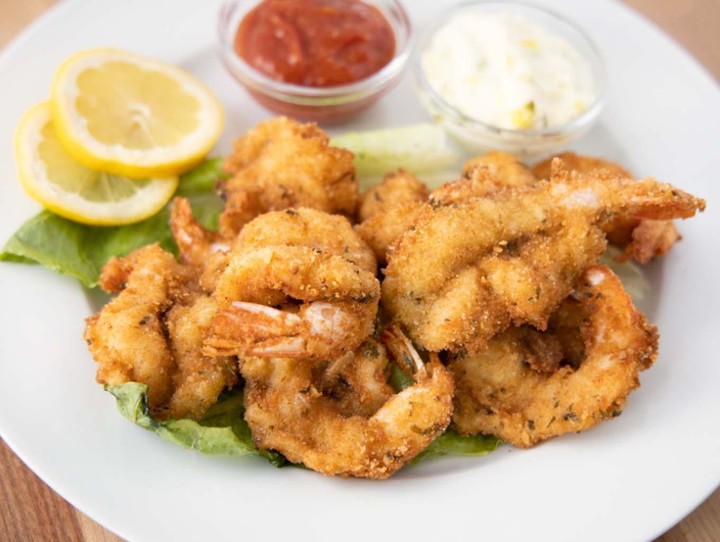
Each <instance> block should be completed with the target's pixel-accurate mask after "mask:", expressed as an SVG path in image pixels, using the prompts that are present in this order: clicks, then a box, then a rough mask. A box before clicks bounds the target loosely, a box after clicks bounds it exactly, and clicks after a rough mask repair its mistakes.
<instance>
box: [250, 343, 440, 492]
mask: <svg viewBox="0 0 720 542" xmlns="http://www.w3.org/2000/svg"><path fill="white" fill-rule="evenodd" d="M407 355H408V356H411V357H413V358H417V359H419V356H417V353H413V354H407ZM351 357H352V359H350V360H349V361H347V360H343V363H344V368H343V370H342V372H341V373H340V374H339V375H336V374H331V375H330V377H329V378H328V377H327V376H326V374H327V372H328V367H332V365H333V363H334V362H330V365H329V366H328V363H327V362H325V363H323V362H316V363H298V362H297V361H294V360H289V359H282V358H270V359H267V358H265V359H261V358H246V359H244V360H243V362H242V365H241V371H242V375H243V377H244V378H245V380H246V388H245V419H246V421H247V422H248V425H249V426H250V428H251V430H252V434H253V440H254V442H255V444H256V445H257V446H258V447H260V448H265V449H273V450H277V451H279V452H281V453H282V454H283V455H284V456H285V457H287V458H288V459H289V460H290V461H292V462H294V463H303V464H304V465H305V466H307V467H309V468H311V469H313V470H315V471H318V472H321V473H323V474H327V475H341V476H355V477H363V478H374V479H382V478H387V477H389V476H391V475H392V474H393V473H395V472H396V471H397V470H398V469H400V468H401V467H402V466H403V465H404V464H406V463H407V462H408V461H410V460H411V459H412V458H413V457H415V456H416V455H417V454H418V453H420V452H421V451H422V450H424V449H425V448H426V447H427V446H428V444H430V442H432V441H433V440H434V439H435V438H436V437H437V436H438V435H440V434H441V433H442V432H443V431H444V430H445V428H446V427H447V425H448V424H449V422H450V417H451V415H452V394H453V381H452V378H451V376H450V374H449V372H448V371H447V369H445V367H444V366H443V365H442V364H441V363H440V362H439V361H438V360H437V359H436V358H434V359H433V360H432V361H430V363H427V364H424V363H422V361H420V364H419V365H417V367H416V371H415V373H414V375H413V378H414V381H415V384H414V385H412V386H410V387H408V388H406V389H405V390H403V391H402V392H400V393H397V394H394V393H393V392H392V390H391V388H390V387H389V386H388V384H387V376H388V375H387V371H386V367H387V354H386V352H385V349H384V348H383V346H382V344H379V343H377V342H375V341H372V340H370V341H368V342H366V343H365V344H363V345H362V346H361V347H360V348H359V349H358V350H356V351H355V352H354V353H352V354H351ZM358 397H364V399H362V400H358V399H357V398H358ZM348 399H350V400H348Z"/></svg>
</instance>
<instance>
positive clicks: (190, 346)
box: [165, 295, 237, 419]
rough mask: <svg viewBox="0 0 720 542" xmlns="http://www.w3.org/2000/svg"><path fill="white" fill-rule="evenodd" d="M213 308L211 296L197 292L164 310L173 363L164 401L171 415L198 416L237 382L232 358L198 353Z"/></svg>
mask: <svg viewBox="0 0 720 542" xmlns="http://www.w3.org/2000/svg"><path fill="white" fill-rule="evenodd" d="M216 310H217V305H216V304H215V301H214V300H213V299H212V298H210V297H208V296H204V295H198V296H197V297H195V299H194V300H193V301H192V302H191V303H188V304H182V305H175V306H173V308H172V309H170V311H169V312H168V314H167V317H166V322H165V324H166V326H167V334H168V343H169V345H170V348H171V352H172V354H173V357H174V359H175V365H176V368H175V370H174V374H173V388H174V391H173V394H172V397H171V398H170V402H169V405H168V407H169V413H170V417H172V418H193V419H199V418H201V417H202V415H203V414H205V412H206V411H207V409H208V408H210V407H211V406H212V405H213V404H215V402H216V401H217V398H218V396H219V395H220V393H221V392H222V391H223V390H224V389H226V388H231V387H232V386H234V385H235V384H236V382H237V374H236V363H235V361H234V360H232V359H231V358H228V357H221V356H218V357H208V356H205V355H204V354H203V353H202V349H203V343H204V341H205V338H206V337H207V334H208V333H209V330H210V325H211V324H212V321H213V318H214V317H215V312H216Z"/></svg>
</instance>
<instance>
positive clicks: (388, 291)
mask: <svg viewBox="0 0 720 542" xmlns="http://www.w3.org/2000/svg"><path fill="white" fill-rule="evenodd" d="M555 166H556V169H555V171H554V172H553V178H552V180H551V181H544V182H539V183H537V184H535V185H533V186H532V187H529V188H526V189H515V190H512V189H509V190H504V191H500V192H497V193H495V194H493V195H492V196H489V197H484V198H483V197H477V198H472V199H467V200H466V201H462V202H458V203H452V204H451V205H437V204H428V205H426V206H425V207H424V209H423V212H422V214H421V216H420V217H419V218H418V219H417V220H416V222H415V224H414V229H413V230H412V231H409V232H407V233H405V234H404V235H403V236H402V238H401V239H400V241H399V244H398V246H397V247H396V248H395V250H393V251H392V252H391V253H390V255H389V258H388V266H387V268H386V269H385V280H384V281H383V285H382V289H383V306H384V307H385V308H386V309H388V310H389V312H390V314H391V315H392V317H393V318H394V319H396V320H397V321H398V322H400V323H401V324H402V325H403V326H404V327H405V329H406V330H407V331H408V333H409V334H410V336H411V338H412V339H413V340H414V341H415V342H416V343H418V344H419V345H420V346H422V347H423V348H425V349H427V350H430V351H440V350H445V349H448V350H452V351H459V350H461V349H466V350H469V351H478V350H482V349H483V348H485V347H486V346H487V342H488V340H489V339H490V338H491V337H493V336H494V335H495V334H497V333H499V332H501V331H502V330H504V329H505V328H507V327H508V326H509V325H511V324H514V325H522V324H526V323H529V324H531V325H533V326H535V327H537V328H539V329H544V327H545V325H546V324H547V319H548V318H549V316H550V314H551V313H552V312H553V311H554V310H555V308H556V307H557V306H558V304H559V303H560V302H561V301H562V300H563V299H564V298H565V297H566V296H567V295H568V294H569V293H570V291H571V289H572V285H573V284H574V283H575V281H576V279H577V278H578V276H579V275H580V274H581V273H582V272H583V270H585V269H586V268H587V267H588V266H589V265H591V264H592V263H594V262H595V260H596V259H597V258H598V256H600V255H601V254H602V253H603V252H604V250H605V239H604V235H603V233H602V231H601V229H600V226H601V225H602V224H603V223H604V222H605V221H606V220H608V219H612V218H613V217H614V216H616V215H628V216H637V217H642V218H655V219H660V220H666V219H669V218H675V217H677V218H680V217H683V218H684V217H690V216H692V215H694V213H695V211H696V210H702V209H704V206H705V202H704V201H703V200H700V199H698V198H695V197H693V196H691V195H689V194H686V193H684V192H682V191H680V190H678V189H676V188H674V187H672V186H670V185H667V184H663V183H659V182H657V181H655V180H653V179H644V180H641V181H632V180H628V179H621V178H618V177H613V176H607V177H604V176H602V175H585V176H583V175H579V174H577V173H574V172H573V173H572V174H571V173H568V172H567V171H566V170H563V169H562V163H561V161H560V160H557V162H556V163H555Z"/></svg>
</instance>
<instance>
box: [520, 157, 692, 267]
mask: <svg viewBox="0 0 720 542" xmlns="http://www.w3.org/2000/svg"><path fill="white" fill-rule="evenodd" d="M557 157H559V158H560V159H562V161H563V163H564V164H565V166H566V167H567V168H568V169H570V170H574V171H577V172H579V173H584V174H590V173H593V172H597V171H603V172H605V173H606V174H609V175H613V176H617V177H623V178H626V179H631V178H632V175H631V174H630V172H629V171H628V170H626V169H625V168H623V167H622V166H620V165H618V164H616V163H614V162H610V161H608V160H605V159H603V158H595V157H594V156H582V155H578V154H575V153H574V152H564V153H562V154H559V155H558V156H557ZM551 163H552V158H548V159H547V160H544V161H542V162H540V163H538V164H536V165H535V166H534V167H533V172H534V173H535V175H536V176H537V178H538V179H549V178H550V167H551ZM645 222H646V221H645V220H641V219H638V218H636V217H631V216H616V217H615V218H614V219H613V220H612V221H611V222H608V223H607V224H606V225H604V226H603V230H604V231H605V234H606V235H607V238H608V241H610V243H612V244H613V245H615V246H618V247H620V248H625V251H624V252H623V253H622V255H621V256H620V258H619V259H620V261H624V260H628V259H630V258H634V259H635V260H636V261H637V262H638V263H641V264H644V263H648V262H649V261H650V260H652V259H653V258H659V257H660V256H663V255H664V254H665V253H666V252H667V251H668V250H670V248H671V247H672V245H673V244H675V243H676V242H677V241H679V240H680V239H681V236H680V234H679V233H678V231H677V229H676V228H675V224H673V223H672V222H664V223H663V225H662V226H661V225H660V224H659V223H658V221H653V224H652V225H649V224H648V225H646V224H645ZM638 228H639V229H640V231H639V232H638V233H637V235H636V234H635V230H637V229H638Z"/></svg>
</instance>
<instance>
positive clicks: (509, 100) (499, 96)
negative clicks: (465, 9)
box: [421, 13, 595, 129]
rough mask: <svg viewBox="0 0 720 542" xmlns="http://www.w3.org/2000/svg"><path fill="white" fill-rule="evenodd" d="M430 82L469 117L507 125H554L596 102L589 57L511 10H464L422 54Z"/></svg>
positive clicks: (497, 124)
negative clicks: (473, 11) (481, 11)
mask: <svg viewBox="0 0 720 542" xmlns="http://www.w3.org/2000/svg"><path fill="white" fill-rule="evenodd" d="M421 62H422V66H423V70H424V71H425V74H426V76H427V78H428V81H429V83H430V85H431V86H432V87H433V88H434V89H435V91H436V92H437V93H438V94H440V95H441V96H442V97H443V98H444V99H445V100H447V101H448V102H449V103H450V104H452V105H453V106H454V107H455V108H457V109H458V110H460V111H462V112H463V113H464V114H466V115H468V116H469V117H472V118H473V119H475V120H479V121H481V122H485V123H487V124H491V125H493V126H497V127H501V128H510V129H542V128H550V127H554V126H560V125H562V124H565V123H567V122H568V121H570V120H572V119H573V118H575V117H577V116H578V115H580V114H581V113H582V112H583V111H585V110H586V109H587V108H588V107H589V106H590V105H591V104H592V102H593V100H594V99H595V84H594V80H593V74H592V71H591V68H590V65H589V64H588V62H587V61H586V60H585V59H584V58H583V57H582V56H581V55H580V54H579V53H578V52H577V51H576V50H575V49H574V48H573V47H572V46H571V45H570V44H569V43H568V42H567V41H565V40H564V39H562V38H560V37H558V36H556V35H554V34H552V33H550V32H549V31H547V30H546V29H544V28H542V27H541V26H538V25H536V24H534V23H531V22H529V21H527V20H525V19H524V18H522V17H519V16H517V15H513V14H510V13H464V14H461V15H457V16H456V17H454V18H453V19H451V20H449V21H448V22H447V23H446V24H445V25H444V26H442V27H441V28H439V29H438V30H437V31H436V32H435V34H434V35H433V36H432V38H431V40H430V43H429V45H428V47H427V48H426V50H425V51H424V52H423V54H422V58H421Z"/></svg>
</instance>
